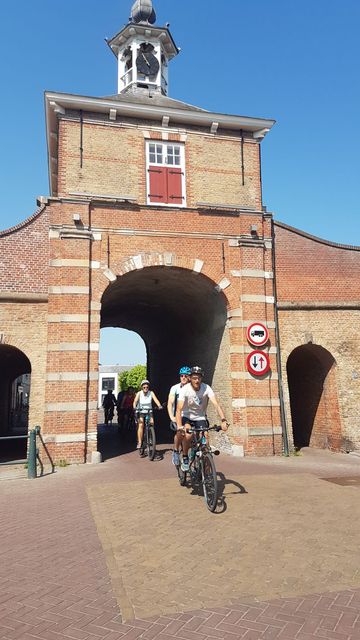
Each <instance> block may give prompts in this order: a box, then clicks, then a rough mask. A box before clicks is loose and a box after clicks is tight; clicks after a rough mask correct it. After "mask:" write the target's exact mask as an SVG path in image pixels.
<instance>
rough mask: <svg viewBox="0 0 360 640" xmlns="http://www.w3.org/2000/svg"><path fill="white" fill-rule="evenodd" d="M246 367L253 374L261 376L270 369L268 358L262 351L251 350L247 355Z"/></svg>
mask: <svg viewBox="0 0 360 640" xmlns="http://www.w3.org/2000/svg"><path fill="white" fill-rule="evenodd" d="M246 364H247V368H248V371H249V372H250V373H252V375H253V376H263V375H265V373H267V372H268V371H269V370H270V358H269V356H268V354H267V353H264V352H263V351H252V352H251V353H249V355H248V357H247V361H246Z"/></svg>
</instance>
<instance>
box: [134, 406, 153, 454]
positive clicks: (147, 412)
mask: <svg viewBox="0 0 360 640" xmlns="http://www.w3.org/2000/svg"><path fill="white" fill-rule="evenodd" d="M152 414H153V412H152V409H143V410H142V411H139V412H138V416H139V418H140V416H142V417H143V419H144V432H143V437H142V443H141V447H140V455H142V456H143V455H145V449H146V450H147V453H148V458H149V460H154V457H155V451H156V439H155V429H154V425H153V424H152V423H151V422H150V418H151V416H152Z"/></svg>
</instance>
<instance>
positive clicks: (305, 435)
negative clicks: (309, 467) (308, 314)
mask: <svg viewBox="0 0 360 640" xmlns="http://www.w3.org/2000/svg"><path fill="white" fill-rule="evenodd" d="M287 377H288V385H289V394H290V406H291V418H292V427H293V437H294V445H295V447H296V448H297V449H300V448H302V447H308V446H312V447H318V448H321V449H332V450H334V451H339V450H340V448H341V443H342V437H341V421H340V413H339V405H338V393H337V381H336V362H335V359H334V358H333V356H332V355H331V353H330V352H329V351H327V350H326V349H324V348H323V347H321V346H319V345H315V344H307V345H302V346H300V347H297V348H296V349H294V351H292V353H291V354H290V356H289V358H288V361H287Z"/></svg>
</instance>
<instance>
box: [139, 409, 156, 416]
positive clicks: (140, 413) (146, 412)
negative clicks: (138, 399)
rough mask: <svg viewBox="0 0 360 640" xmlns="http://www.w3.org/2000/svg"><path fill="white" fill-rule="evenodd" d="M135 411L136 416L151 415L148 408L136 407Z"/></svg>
mask: <svg viewBox="0 0 360 640" xmlns="http://www.w3.org/2000/svg"><path fill="white" fill-rule="evenodd" d="M136 413H137V414H138V416H150V417H152V415H153V412H152V411H149V409H137V410H136Z"/></svg>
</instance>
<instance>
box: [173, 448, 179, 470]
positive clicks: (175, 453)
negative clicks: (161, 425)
mask: <svg viewBox="0 0 360 640" xmlns="http://www.w3.org/2000/svg"><path fill="white" fill-rule="evenodd" d="M171 461H172V463H173V464H174V465H175V467H178V466H179V464H180V456H179V452H178V451H173V453H172V458H171Z"/></svg>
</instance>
